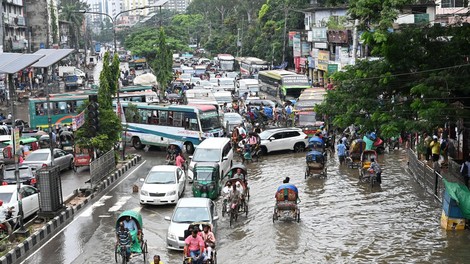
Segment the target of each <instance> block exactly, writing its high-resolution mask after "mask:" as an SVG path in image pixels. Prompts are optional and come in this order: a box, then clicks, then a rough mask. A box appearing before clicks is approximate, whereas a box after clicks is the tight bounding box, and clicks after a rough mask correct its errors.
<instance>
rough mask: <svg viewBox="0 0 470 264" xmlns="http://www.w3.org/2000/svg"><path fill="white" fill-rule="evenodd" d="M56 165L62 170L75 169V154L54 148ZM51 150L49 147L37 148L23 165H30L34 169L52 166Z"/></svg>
mask: <svg viewBox="0 0 470 264" xmlns="http://www.w3.org/2000/svg"><path fill="white" fill-rule="evenodd" d="M53 153H54V165H57V166H59V167H60V170H61V171H62V170H66V169H71V170H72V169H75V166H74V163H73V155H72V154H71V153H67V152H65V151H63V150H61V149H54V152H53ZM51 161H52V158H51V151H50V150H49V149H38V150H35V151H33V152H31V153H29V155H28V156H27V157H26V159H25V161H24V162H23V163H22V164H23V165H28V166H29V167H31V169H32V170H38V169H40V168H43V167H49V166H51V165H52V164H51Z"/></svg>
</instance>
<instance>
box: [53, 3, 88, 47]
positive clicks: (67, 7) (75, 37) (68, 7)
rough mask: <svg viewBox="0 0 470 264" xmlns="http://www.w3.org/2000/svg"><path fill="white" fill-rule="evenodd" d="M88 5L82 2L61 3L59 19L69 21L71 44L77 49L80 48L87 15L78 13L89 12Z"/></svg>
mask: <svg viewBox="0 0 470 264" xmlns="http://www.w3.org/2000/svg"><path fill="white" fill-rule="evenodd" d="M88 7H89V6H88V4H87V3H85V2H83V1H82V0H62V1H60V8H61V11H60V13H59V18H60V19H61V20H65V21H68V22H69V23H70V24H69V34H70V37H71V39H70V44H71V46H74V47H75V48H77V49H78V48H79V40H80V39H81V36H80V32H81V30H80V27H81V26H82V25H83V22H84V21H85V14H82V13H78V12H77V11H78V10H87V9H88Z"/></svg>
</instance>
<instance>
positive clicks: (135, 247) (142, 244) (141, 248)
mask: <svg viewBox="0 0 470 264" xmlns="http://www.w3.org/2000/svg"><path fill="white" fill-rule="evenodd" d="M126 220H129V221H134V222H135V224H136V226H137V230H128V231H129V233H130V234H131V236H132V242H131V245H130V248H131V256H132V255H142V256H143V257H144V263H147V254H148V249H147V240H145V239H144V232H143V221H142V215H141V214H140V213H139V212H136V211H132V210H129V211H124V212H122V213H121V215H119V217H118V219H117V221H116V232H117V231H118V230H119V225H120V223H121V222H124V221H126ZM123 250H126V249H125V247H122V245H119V244H118V243H117V244H116V245H115V248H114V258H115V260H116V262H117V261H118V257H119V256H122V258H123V259H122V263H127V260H126V254H125V252H122V251H123Z"/></svg>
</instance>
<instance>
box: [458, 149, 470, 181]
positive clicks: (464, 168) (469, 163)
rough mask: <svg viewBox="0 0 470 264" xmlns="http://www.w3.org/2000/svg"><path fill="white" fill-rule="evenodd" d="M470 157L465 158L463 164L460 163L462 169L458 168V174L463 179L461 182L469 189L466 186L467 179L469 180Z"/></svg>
mask: <svg viewBox="0 0 470 264" xmlns="http://www.w3.org/2000/svg"><path fill="white" fill-rule="evenodd" d="M469 169H470V155H469V156H467V159H466V160H465V162H464V163H462V167H460V174H461V175H462V177H463V181H464V183H465V186H467V188H469V187H470V186H468V179H470V170H469Z"/></svg>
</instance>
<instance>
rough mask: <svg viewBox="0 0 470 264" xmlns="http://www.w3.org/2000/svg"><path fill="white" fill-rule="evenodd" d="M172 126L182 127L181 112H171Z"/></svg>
mask: <svg viewBox="0 0 470 264" xmlns="http://www.w3.org/2000/svg"><path fill="white" fill-rule="evenodd" d="M173 126H175V127H182V126H183V113H181V112H174V113H173Z"/></svg>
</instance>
